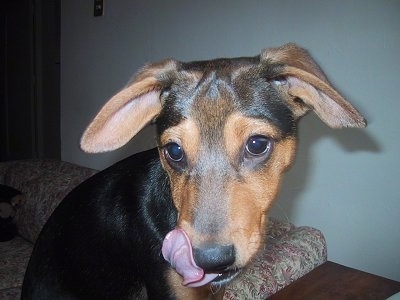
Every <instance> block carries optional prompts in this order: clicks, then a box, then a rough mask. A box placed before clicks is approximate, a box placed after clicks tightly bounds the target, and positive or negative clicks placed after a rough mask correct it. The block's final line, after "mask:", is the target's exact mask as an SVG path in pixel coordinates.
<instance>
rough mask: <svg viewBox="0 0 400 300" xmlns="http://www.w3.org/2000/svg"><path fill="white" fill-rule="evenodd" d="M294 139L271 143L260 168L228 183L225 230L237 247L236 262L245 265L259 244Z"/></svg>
mask: <svg viewBox="0 0 400 300" xmlns="http://www.w3.org/2000/svg"><path fill="white" fill-rule="evenodd" d="M295 148H296V141H295V140H294V139H293V138H288V139H284V140H281V141H279V142H277V143H275V146H274V150H273V152H272V154H271V157H270V158H269V160H268V162H267V163H266V166H265V167H264V168H263V169H260V170H259V171H255V172H250V171H249V172H247V174H244V178H245V179H244V182H231V183H230V184H229V186H228V191H230V196H229V199H230V201H231V202H230V204H229V207H230V208H229V215H230V217H229V220H230V224H229V231H230V234H231V240H232V241H234V242H235V245H236V247H237V263H238V265H241V266H244V265H246V264H247V263H248V262H249V261H250V260H251V259H252V257H253V256H254V254H255V253H256V252H257V251H258V250H259V248H260V246H261V245H262V243H263V239H264V235H265V227H266V220H267V213H268V211H269V209H270V207H271V205H272V203H273V202H274V200H275V198H276V195H277V193H278V190H279V186H280V182H281V178H282V173H283V172H284V171H285V170H286V169H287V168H288V167H289V166H290V165H291V163H292V161H293V158H294V153H295Z"/></svg>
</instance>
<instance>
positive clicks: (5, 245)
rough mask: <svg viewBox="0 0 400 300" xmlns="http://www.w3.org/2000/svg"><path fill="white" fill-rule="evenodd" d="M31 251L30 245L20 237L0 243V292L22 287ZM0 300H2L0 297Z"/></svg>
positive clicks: (31, 246)
mask: <svg viewBox="0 0 400 300" xmlns="http://www.w3.org/2000/svg"><path fill="white" fill-rule="evenodd" d="M32 249H33V245H32V243H30V242H28V241H26V240H24V239H23V238H21V237H15V238H14V239H12V240H10V241H7V242H1V243H0V290H8V289H12V288H17V287H20V286H21V285H22V280H23V278H24V274H25V269H26V266H27V265H28V261H29V257H30V256H31V253H32ZM0 299H4V298H2V297H1V296H0Z"/></svg>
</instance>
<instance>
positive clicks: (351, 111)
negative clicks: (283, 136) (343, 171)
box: [260, 43, 366, 128]
mask: <svg viewBox="0 0 400 300" xmlns="http://www.w3.org/2000/svg"><path fill="white" fill-rule="evenodd" d="M260 59H261V62H262V63H263V64H266V66H268V68H269V69H270V70H272V73H273V77H274V78H272V81H274V82H275V84H276V85H277V87H278V89H279V90H280V92H281V93H283V94H284V97H285V98H286V99H287V100H288V103H289V105H290V107H291V108H292V110H293V112H294V114H295V115H296V117H297V118H300V117H301V116H303V115H304V114H305V113H307V111H309V110H313V111H314V112H315V113H316V114H317V115H318V116H319V117H320V119H321V120H322V121H324V122H325V123H326V124H327V125H328V126H330V127H332V128H342V127H365V126H366V120H365V119H364V117H363V116H362V115H361V114H360V113H359V112H358V111H357V110H356V109H355V108H354V107H353V106H352V105H351V104H350V103H349V102H347V101H346V100H345V99H344V98H343V97H342V96H341V95H340V94H339V93H338V92H337V91H336V90H335V89H334V88H333V86H332V85H331V84H330V83H329V81H328V80H327V78H326V77H325V75H324V73H323V72H322V70H321V69H320V68H319V66H318V65H317V63H316V62H315V61H314V60H313V59H312V57H311V56H310V55H309V54H308V52H307V51H306V50H304V49H302V48H300V47H298V46H296V45H295V44H292V43H291V44H286V45H284V46H282V47H278V48H268V49H265V50H264V51H263V52H262V54H261V56H260Z"/></svg>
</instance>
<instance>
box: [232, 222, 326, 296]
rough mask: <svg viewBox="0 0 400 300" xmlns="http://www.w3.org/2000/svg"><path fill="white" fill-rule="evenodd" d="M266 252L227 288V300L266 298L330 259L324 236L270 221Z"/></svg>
mask: <svg viewBox="0 0 400 300" xmlns="http://www.w3.org/2000/svg"><path fill="white" fill-rule="evenodd" d="M268 228H269V232H268V234H267V238H266V242H265V246H264V247H265V248H264V251H261V253H260V254H259V255H258V256H257V257H256V259H255V260H254V262H253V263H252V265H251V266H250V267H249V268H248V269H247V270H246V271H245V272H244V273H243V274H242V275H241V276H239V277H238V279H237V280H235V281H233V282H232V283H231V284H230V285H229V286H228V287H227V289H226V292H225V294H224V300H228V299H229V300H237V299H254V300H258V299H260V300H261V299H266V298H267V297H269V296H270V295H272V294H274V293H276V292H277V291H279V290H280V289H282V288H284V287H285V286H287V285H288V284H290V283H291V282H293V281H295V280H296V279H298V278H300V277H301V276H303V275H305V274H306V273H308V272H310V271H311V270H313V269H314V268H315V267H317V266H319V265H321V264H323V263H324V262H325V261H326V260H327V251H326V241H325V238H324V236H323V234H322V233H321V232H320V231H319V230H317V229H314V228H311V227H306V226H304V227H294V226H293V225H291V224H290V223H282V222H280V221H278V220H274V219H271V220H270V223H269V226H268Z"/></svg>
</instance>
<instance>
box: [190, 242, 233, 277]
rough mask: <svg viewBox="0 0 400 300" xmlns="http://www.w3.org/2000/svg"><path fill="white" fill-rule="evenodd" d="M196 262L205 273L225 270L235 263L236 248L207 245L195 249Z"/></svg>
mask: <svg viewBox="0 0 400 300" xmlns="http://www.w3.org/2000/svg"><path fill="white" fill-rule="evenodd" d="M193 255H194V261H195V262H196V264H197V265H198V266H199V267H200V268H202V269H203V270H204V271H205V272H219V271H223V270H225V269H226V268H227V267H229V266H231V265H232V264H233V263H234V262H235V247H234V246H233V245H228V246H221V245H206V246H203V247H201V248H194V249H193Z"/></svg>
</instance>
